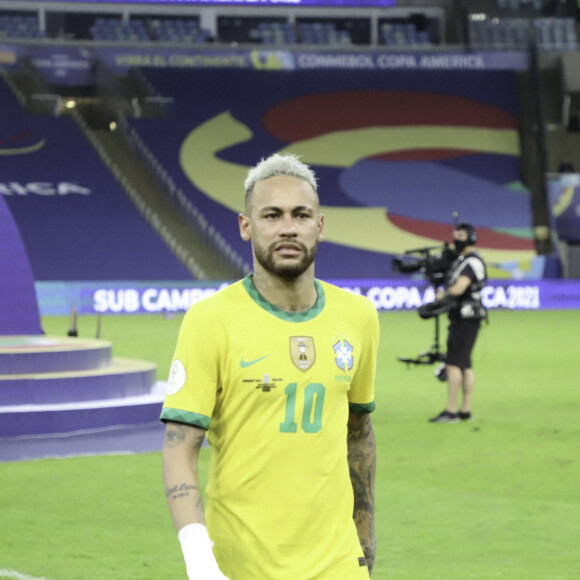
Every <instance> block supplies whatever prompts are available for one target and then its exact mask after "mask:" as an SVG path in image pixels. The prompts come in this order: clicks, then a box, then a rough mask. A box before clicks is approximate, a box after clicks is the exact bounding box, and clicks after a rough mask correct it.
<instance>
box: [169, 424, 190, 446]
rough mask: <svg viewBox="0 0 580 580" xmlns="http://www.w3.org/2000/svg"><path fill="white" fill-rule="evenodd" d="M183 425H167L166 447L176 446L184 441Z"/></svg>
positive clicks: (184, 428)
mask: <svg viewBox="0 0 580 580" xmlns="http://www.w3.org/2000/svg"><path fill="white" fill-rule="evenodd" d="M186 429H187V427H185V425H178V424H175V425H169V424H168V425H167V429H166V430H165V445H166V446H167V447H178V446H179V445H183V443H184V442H185V432H186V431H185V430H186Z"/></svg>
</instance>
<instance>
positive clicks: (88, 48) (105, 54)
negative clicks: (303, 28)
mask: <svg viewBox="0 0 580 580" xmlns="http://www.w3.org/2000/svg"><path fill="white" fill-rule="evenodd" d="M22 57H27V58H29V59H30V60H31V61H32V62H33V64H34V65H35V66H36V67H37V68H38V70H39V71H40V72H41V73H42V74H43V75H44V77H45V79H46V80H47V81H48V82H49V83H51V84H61V85H64V84H67V85H74V84H78V85H88V84H91V83H92V82H94V74H95V66H94V64H95V63H96V62H98V61H100V62H101V63H103V64H104V65H105V66H106V67H107V68H108V69H109V70H111V71H112V72H116V73H125V72H127V71H128V70H130V69H132V68H161V69H173V68H178V69H199V68H222V69H223V68H234V69H236V68H237V69H254V70H286V71H292V70H361V71H369V70H431V71H433V70H437V71H444V70H445V71H461V70H466V71H467V70H478V71H482V70H490V71H498V70H527V69H528V56H527V53H526V52H521V51H508V52H493V51H489V52H447V51H445V52H441V51H433V52H428V51H425V52H391V51H381V50H375V51H373V50H368V51H366V50H365V51H354V50H350V51H349V50H345V51H340V52H337V51H334V50H333V51H328V50H319V51H305V50H244V49H239V48H207V49H204V48H195V47H194V48H182V49H175V48H164V47H154V46H151V45H147V46H136V45H133V46H122V47H114V46H97V45H89V44H87V45H84V46H83V47H78V46H77V47H70V46H68V47H67V46H63V45H61V44H59V45H50V46H48V45H40V44H39V45H34V46H28V47H24V46H23V47H17V46H12V47H11V46H8V45H7V46H3V47H2V46H0V68H14V67H16V66H17V64H18V61H19V60H20V59H21V58H22Z"/></svg>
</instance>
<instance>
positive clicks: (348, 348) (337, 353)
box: [332, 339, 354, 371]
mask: <svg viewBox="0 0 580 580" xmlns="http://www.w3.org/2000/svg"><path fill="white" fill-rule="evenodd" d="M332 348H333V349H334V360H335V362H336V364H337V366H338V368H339V369H340V370H341V371H350V369H352V365H353V364H354V357H353V354H352V353H353V351H354V348H353V347H352V344H350V342H348V340H345V339H341V340H339V341H337V342H335V343H334V344H333V345H332Z"/></svg>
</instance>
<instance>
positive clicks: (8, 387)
mask: <svg viewBox="0 0 580 580" xmlns="http://www.w3.org/2000/svg"><path fill="white" fill-rule="evenodd" d="M155 378H156V367H155V365H154V364H153V363H148V362H141V361H128V360H126V359H122V360H121V359H114V360H113V363H112V364H111V366H109V367H107V368H106V369H99V370H96V371H82V372H76V373H44V374H34V375H12V376H3V377H0V379H1V382H0V405H39V404H54V403H73V402H80V401H94V400H95V399H99V400H101V399H120V398H122V397H135V396H138V395H146V394H149V393H150V392H151V386H152V385H153V383H154V382H155Z"/></svg>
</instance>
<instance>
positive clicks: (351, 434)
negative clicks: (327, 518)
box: [347, 413, 377, 575]
mask: <svg viewBox="0 0 580 580" xmlns="http://www.w3.org/2000/svg"><path fill="white" fill-rule="evenodd" d="M347 443H348V465H349V468H350V480H351V482H352V488H353V491H354V513H353V518H354V521H355V524H356V528H357V532H358V537H359V540H360V543H361V546H362V549H363V553H364V555H365V558H366V560H367V565H368V568H369V575H370V573H371V572H372V571H373V566H374V563H375V553H376V551H377V542H376V539H375V471H376V459H377V454H376V445H375V433H374V431H373V425H372V423H371V417H370V415H367V414H365V415H357V414H355V413H350V415H349V418H348V436H347Z"/></svg>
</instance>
